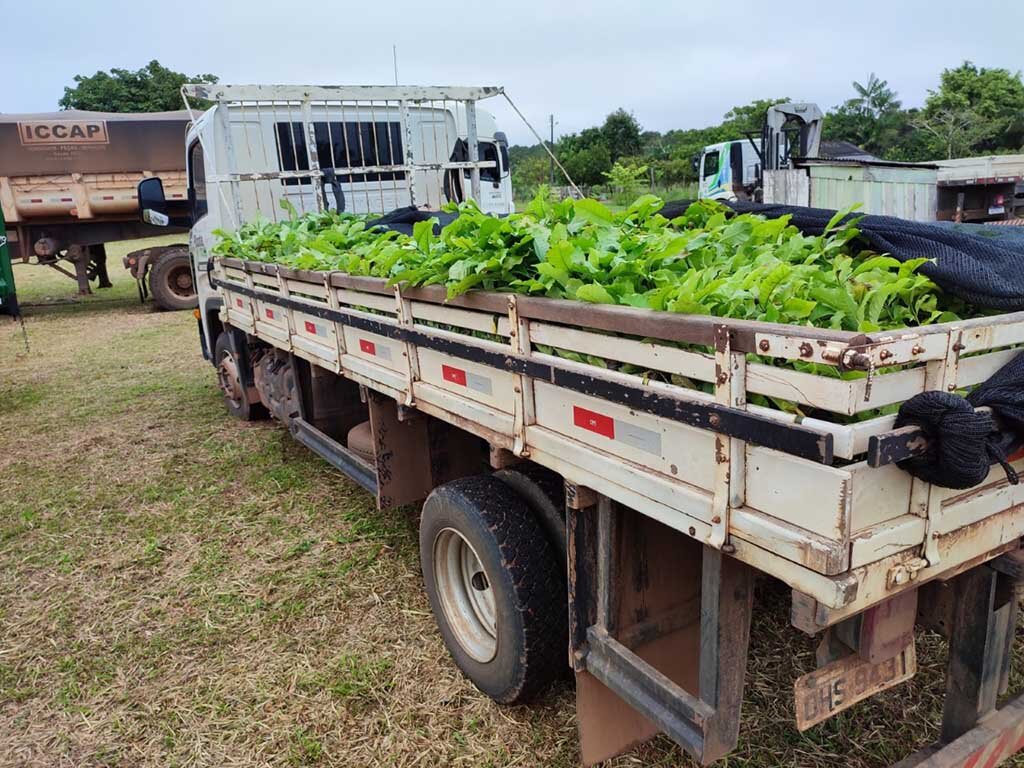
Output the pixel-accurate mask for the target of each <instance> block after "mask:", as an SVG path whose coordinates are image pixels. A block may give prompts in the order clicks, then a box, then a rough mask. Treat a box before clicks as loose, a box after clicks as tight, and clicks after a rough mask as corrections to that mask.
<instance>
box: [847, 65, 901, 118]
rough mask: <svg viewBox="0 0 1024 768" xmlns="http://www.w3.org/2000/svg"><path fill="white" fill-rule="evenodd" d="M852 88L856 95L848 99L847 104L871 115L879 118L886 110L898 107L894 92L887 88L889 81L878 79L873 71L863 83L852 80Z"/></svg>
mask: <svg viewBox="0 0 1024 768" xmlns="http://www.w3.org/2000/svg"><path fill="white" fill-rule="evenodd" d="M853 89H854V90H855V91H856V92H857V95H856V96H855V97H854V98H852V99H850V100H849V101H848V102H847V104H849V105H850V106H851V107H854V108H855V109H859V110H861V112H864V113H866V114H869V115H871V116H872V117H875V118H879V117H881V116H882V115H884V114H886V113H888V112H892V111H894V110H897V109H899V108H900V102H899V100H897V98H896V92H895V91H894V90H892V89H891V88H889V83H888V82H887V81H886V80H881V79H879V77H878V76H877V75H876V74H875V73H874V72H872V73H871V74H870V75H868V79H867V81H866V82H865V83H864V85H861V84H860V83H858V82H857V81H856V80H854V81H853Z"/></svg>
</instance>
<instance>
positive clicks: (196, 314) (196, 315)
mask: <svg viewBox="0 0 1024 768" xmlns="http://www.w3.org/2000/svg"><path fill="white" fill-rule="evenodd" d="M192 317H194V318H195V319H196V320H198V319H199V310H198V309H193V310H192Z"/></svg>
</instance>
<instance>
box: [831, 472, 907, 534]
mask: <svg viewBox="0 0 1024 768" xmlns="http://www.w3.org/2000/svg"><path fill="white" fill-rule="evenodd" d="M844 470H845V471H846V472H847V473H848V474H849V475H850V488H851V491H852V499H851V502H850V530H852V531H853V533H854V535H857V534H859V533H862V532H867V531H868V530H869V529H872V528H875V527H876V526H878V525H880V524H882V523H886V522H888V521H890V520H896V519H898V518H900V517H902V516H903V515H906V514H907V513H908V512H909V511H910V486H911V480H912V478H911V476H910V475H908V474H907V473H906V472H904V471H903V470H902V469H900V468H899V467H897V466H894V465H890V466H887V467H879V468H877V469H875V468H873V467H870V466H868V465H867V463H866V462H863V461H860V462H857V463H856V464H850V465H848V466H846V467H844ZM887 554H892V552H891V551H890V552H889V553H887Z"/></svg>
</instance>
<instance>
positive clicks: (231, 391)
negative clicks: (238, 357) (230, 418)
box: [217, 352, 242, 408]
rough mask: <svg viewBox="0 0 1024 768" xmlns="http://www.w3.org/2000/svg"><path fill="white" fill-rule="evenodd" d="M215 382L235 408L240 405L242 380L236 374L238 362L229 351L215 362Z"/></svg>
mask: <svg viewBox="0 0 1024 768" xmlns="http://www.w3.org/2000/svg"><path fill="white" fill-rule="evenodd" d="M217 384H218V385H219V386H220V389H221V392H223V393H224V398H225V399H226V400H227V401H228V402H229V403H231V405H232V406H233V407H235V408H239V407H241V405H242V381H241V379H240V378H239V376H238V363H236V362H235V358H234V357H233V356H232V355H231V353H230V352H225V353H224V354H223V355H221V358H220V361H219V362H218V363H217Z"/></svg>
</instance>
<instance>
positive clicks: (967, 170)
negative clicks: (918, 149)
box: [935, 155, 1024, 222]
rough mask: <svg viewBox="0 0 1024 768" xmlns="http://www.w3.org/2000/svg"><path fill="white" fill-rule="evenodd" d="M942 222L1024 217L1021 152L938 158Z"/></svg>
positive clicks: (1004, 219) (1023, 167) (939, 216)
mask: <svg viewBox="0 0 1024 768" xmlns="http://www.w3.org/2000/svg"><path fill="white" fill-rule="evenodd" d="M935 164H936V165H937V166H938V167H939V174H938V182H939V210H938V218H939V219H940V220H941V221H957V222H961V221H966V222H971V221H979V222H984V221H1007V220H1013V219H1016V218H1024V155H989V156H988V157H964V158H959V159H956V160H937V161H936V162H935Z"/></svg>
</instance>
